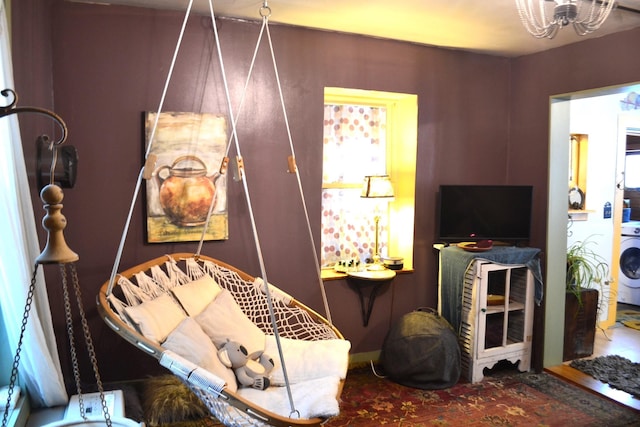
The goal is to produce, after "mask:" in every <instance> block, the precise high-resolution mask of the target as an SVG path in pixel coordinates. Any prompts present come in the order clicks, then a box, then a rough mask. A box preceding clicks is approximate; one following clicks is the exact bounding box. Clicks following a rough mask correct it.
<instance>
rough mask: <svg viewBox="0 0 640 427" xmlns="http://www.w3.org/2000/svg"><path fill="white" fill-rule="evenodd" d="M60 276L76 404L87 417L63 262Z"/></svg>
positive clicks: (83, 415)
mask: <svg viewBox="0 0 640 427" xmlns="http://www.w3.org/2000/svg"><path fill="white" fill-rule="evenodd" d="M58 266H59V267H60V276H61V277H62V295H63V297H64V312H65V316H66V322H67V335H68V337H69V350H70V352H71V362H72V364H73V378H74V379H75V382H76V390H77V391H78V405H79V406H80V416H81V417H82V419H83V420H86V419H87V417H86V415H85V413H84V401H83V399H82V387H81V385H80V369H79V368H78V355H77V354H76V345H75V339H74V337H73V318H72V316H71V302H70V300H69V290H68V289H67V270H66V269H65V265H64V264H58Z"/></svg>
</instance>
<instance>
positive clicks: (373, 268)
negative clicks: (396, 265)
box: [367, 262, 387, 271]
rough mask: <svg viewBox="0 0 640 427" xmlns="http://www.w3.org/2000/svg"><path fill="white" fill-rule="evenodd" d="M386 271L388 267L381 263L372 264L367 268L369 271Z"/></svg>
mask: <svg viewBox="0 0 640 427" xmlns="http://www.w3.org/2000/svg"><path fill="white" fill-rule="evenodd" d="M386 269H387V267H385V266H384V264H382V263H380V262H375V263H373V264H371V265H369V266H368V267H367V270H368V271H383V270H386Z"/></svg>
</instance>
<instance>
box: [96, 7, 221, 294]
mask: <svg viewBox="0 0 640 427" xmlns="http://www.w3.org/2000/svg"><path fill="white" fill-rule="evenodd" d="M192 5H193V0H189V5H188V6H187V11H186V12H185V15H184V20H183V21H182V28H181V29H180V35H179V36H178V41H177V43H176V48H175V50H174V52H173V58H172V59H171V66H170V67H169V72H168V73H167V79H166V80H165V84H164V89H163V90H162V96H161V97H160V104H159V105H158V110H157V111H156V117H155V120H154V123H153V127H152V129H151V136H150V137H149V145H148V147H147V151H146V154H145V159H146V158H147V157H148V156H149V152H150V151H151V146H152V145H153V141H154V138H155V134H156V128H157V127H158V119H159V117H160V112H161V111H162V108H163V106H164V100H165V98H166V96H167V90H168V88H169V82H170V81H171V76H172V75H173V68H174V66H175V63H176V58H177V57H178V52H179V51H180V45H181V44H182V37H183V36H184V31H185V28H186V27H187V22H188V20H189V15H190V14H191V6H192ZM214 27H215V25H214ZM145 166H146V165H145ZM145 166H143V167H142V169H141V170H140V173H139V174H138V180H137V182H136V187H135V190H134V191H133V197H132V199H131V205H130V206H129V214H128V215H127V220H126V221H125V226H124V230H123V231H122V237H121V238H120V244H119V245H118V251H117V253H116V258H115V261H114V263H113V268H112V269H111V276H110V278H109V286H108V287H107V296H109V295H111V292H112V291H113V286H114V284H115V278H116V275H117V274H118V269H119V268H120V261H121V260H122V252H124V245H125V241H126V240H127V235H128V234H129V228H130V226H131V218H132V217H133V210H134V208H135V205H136V200H138V195H139V194H140V187H141V186H142V175H143V173H144V168H145Z"/></svg>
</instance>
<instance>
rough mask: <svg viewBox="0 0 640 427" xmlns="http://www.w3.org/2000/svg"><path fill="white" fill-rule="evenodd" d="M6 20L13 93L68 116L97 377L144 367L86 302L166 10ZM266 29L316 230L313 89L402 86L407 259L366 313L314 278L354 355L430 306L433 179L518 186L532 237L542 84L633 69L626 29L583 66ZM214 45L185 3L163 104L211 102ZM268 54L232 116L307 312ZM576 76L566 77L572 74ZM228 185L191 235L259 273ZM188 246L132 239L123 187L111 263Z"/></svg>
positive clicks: (265, 244)
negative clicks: (214, 214) (413, 103)
mask: <svg viewBox="0 0 640 427" xmlns="http://www.w3.org/2000/svg"><path fill="white" fill-rule="evenodd" d="M276 14H277V11H274V16H275V15H276ZM45 17H51V19H50V20H49V19H46V18H45ZM13 19H14V24H13V28H14V30H13V31H14V49H15V50H14V57H15V58H16V59H15V63H14V66H15V71H16V90H17V91H18V93H19V95H20V96H21V98H20V100H21V101H20V105H41V106H42V105H45V106H47V105H55V111H56V112H57V113H58V114H60V115H61V116H62V117H63V118H64V119H65V121H66V122H67V125H68V127H69V132H70V133H69V140H68V143H69V144H72V145H75V146H76V147H77V149H78V151H79V154H80V163H79V165H80V166H79V175H78V182H77V184H76V187H75V188H73V189H69V190H66V191H65V195H66V198H65V200H64V205H65V206H64V210H63V213H64V214H65V215H66V217H67V219H68V223H69V225H68V227H67V230H66V233H65V234H66V238H67V242H68V243H69V245H70V246H71V247H72V248H73V249H74V250H75V251H76V252H77V253H79V255H80V261H79V262H78V263H77V267H78V272H79V278H80V283H81V285H82V289H83V295H84V299H85V308H86V309H87V312H88V315H89V317H90V326H91V329H92V332H93V337H94V340H95V341H96V343H97V344H96V349H97V352H98V361H99V362H100V366H101V373H102V375H103V377H104V379H105V380H107V381H109V380H116V379H130V378H139V377H141V376H144V375H146V374H148V373H152V372H160V370H159V369H158V368H157V367H155V366H154V365H155V362H153V360H152V359H151V358H149V357H147V356H145V355H142V354H141V353H140V352H137V351H132V348H131V346H130V345H129V344H127V343H125V342H124V341H123V340H121V339H119V338H118V337H117V336H116V335H115V334H114V333H113V332H112V331H111V330H110V329H109V328H108V327H106V326H105V325H104V324H103V323H102V321H101V320H99V319H98V318H97V313H96V310H95V308H94V306H95V304H94V298H95V295H96V294H97V292H98V289H99V287H100V285H101V284H102V283H103V282H104V281H105V280H107V279H108V276H109V273H110V270H111V267H112V264H113V260H114V257H115V254H116V250H117V245H118V241H119V238H120V234H121V232H122V227H123V224H124V221H125V218H126V215H127V210H128V206H129V203H130V199H131V195H132V191H133V186H134V183H135V179H136V177H137V174H138V172H139V170H140V167H141V162H142V160H141V159H142V124H141V113H142V112H143V111H148V110H155V109H157V106H158V102H159V99H160V95H161V91H162V87H163V84H164V80H165V78H166V73H167V70H168V65H169V63H170V62H169V61H170V59H171V56H172V54H173V49H174V47H175V41H176V38H177V34H178V31H179V28H180V25H181V21H182V14H181V13H174V12H166V11H154V10H146V9H141V8H126V7H114V6H109V7H106V6H98V5H86V4H75V3H67V2H64V1H61V0H22V1H20V2H15V4H14V6H13ZM274 19H275V18H274ZM34 20H35V21H34ZM34 24H38V25H34ZM218 28H219V32H220V35H221V44H222V49H223V57H224V61H225V65H226V68H227V76H228V79H229V83H230V88H231V91H232V97H234V100H237V99H238V97H239V93H240V90H241V88H242V86H243V84H244V80H245V78H246V73H247V67H248V64H249V61H250V59H251V55H252V52H253V49H254V47H255V42H256V38H257V34H258V30H259V25H258V24H256V23H246V22H242V23H241V22H236V21H229V20H224V19H222V20H219V22H218ZM271 34H272V37H273V43H274V47H275V50H276V55H277V59H278V69H279V74H280V77H281V80H282V84H283V91H284V96H285V102H286V105H287V111H288V113H289V121H290V126H291V131H292V135H293V139H294V144H295V147H296V157H297V163H298V166H299V169H300V170H301V174H302V180H303V185H304V188H305V192H306V196H307V204H308V208H309V211H310V214H311V221H312V224H314V233H315V236H316V239H317V241H318V242H319V230H320V217H319V213H320V196H319V195H320V185H321V167H322V164H321V159H322V142H321V141H322V103H323V89H324V87H326V86H340V87H347V88H358V89H372V90H381V91H391V92H404V93H415V94H417V95H418V102H419V107H418V108H419V123H418V126H419V128H418V169H417V177H416V181H417V182H416V222H415V252H414V266H415V272H414V273H412V274H403V275H400V276H398V277H397V279H396V280H395V282H394V285H393V288H392V289H391V290H389V291H387V292H385V293H384V294H382V295H381V296H379V298H378V300H377V302H376V306H375V309H374V312H373V314H372V317H371V320H370V322H369V326H368V327H366V328H364V327H363V326H362V322H361V320H360V315H359V309H358V308H357V307H358V301H357V296H356V294H355V293H354V292H353V291H352V290H351V289H349V288H348V286H347V284H346V283H345V282H344V281H335V282H329V283H327V285H326V288H327V294H328V297H329V303H330V306H331V310H332V315H333V318H334V323H335V324H336V326H337V327H338V328H339V329H341V331H342V332H343V333H344V334H345V336H346V337H347V338H348V339H349V340H351V342H352V344H353V350H352V351H353V352H355V353H358V352H366V351H373V350H377V349H379V348H380V347H381V343H382V340H383V338H384V336H385V334H386V332H387V329H388V327H389V325H390V324H391V323H392V322H394V321H395V320H396V319H397V318H398V317H399V316H401V315H402V314H404V313H406V312H408V311H411V310H413V309H415V308H417V307H422V306H427V307H435V306H436V291H437V289H436V279H437V271H436V254H435V253H434V250H433V249H432V246H431V245H432V244H433V242H434V234H435V223H434V221H435V201H436V191H437V187H438V185H440V184H444V183H447V184H451V183H498V184H504V183H513V184H534V185H535V201H534V204H535V211H536V212H535V213H536V214H535V220H534V224H533V227H534V232H535V234H534V238H533V241H532V246H537V247H544V243H545V219H544V218H545V210H546V208H545V206H546V176H547V158H546V157H547V141H548V138H547V135H548V104H549V102H548V96H549V95H551V94H553V93H560V92H566V91H569V90H576V89H579V88H587V87H596V86H604V85H608V84H614V83H619V82H625V81H631V80H633V79H632V74H633V71H634V70H635V71H636V73H635V75H636V76H638V75H640V73H638V71H639V68H640V67H639V65H638V61H640V59H635V60H633V59H631V56H632V55H623V53H622V51H620V52H618V53H617V54H614V53H612V50H611V49H609V50H608V43H607V40H609V39H611V37H614V38H615V44H616V46H623V45H624V44H625V43H626V44H627V45H628V46H633V44H632V43H635V41H636V40H637V39H638V34H639V33H638V32H635V33H623V34H621V35H617V36H611V37H607V38H602V39H596V40H594V41H590V42H585V43H582V44H581V45H580V46H582V45H585V47H584V49H588V51H589V52H591V51H593V50H594V49H597V50H598V51H600V50H604V51H606V52H607V54H608V55H614V57H612V58H607V61H601V60H600V59H598V60H594V61H593V64H590V63H586V64H585V63H584V62H585V60H582V64H581V65H583V66H585V65H589V66H585V67H583V68H582V69H583V70H588V71H582V72H580V73H572V72H571V71H572V70H575V68H574V67H568V66H563V65H558V64H563V61H561V60H559V59H558V58H557V57H560V56H561V55H562V52H565V51H567V52H572V54H575V55H576V57H580V58H582V57H583V56H578V55H579V53H580V52H579V51H577V49H580V48H579V47H569V48H565V49H556V50H555V51H551V52H548V53H544V54H539V55H531V56H528V57H523V58H518V59H514V60H509V59H506V58H500V57H492V56H487V55H478V54H472V53H466V52H462V51H454V50H446V49H439V48H433V47H425V46H420V45H415V44H409V43H400V42H395V41H386V40H379V39H373V38H367V37H360V36H353V35H344V34H337V33H331V32H321V31H313V30H308V29H302V28H296V27H288V26H278V25H273V26H272V27H271ZM212 49H213V34H212V30H211V28H210V25H209V23H208V19H207V18H202V17H197V16H194V17H192V18H191V20H190V25H189V27H188V29H187V32H186V35H185V39H184V42H183V47H182V49H181V52H180V57H179V58H178V61H177V64H176V70H175V74H174V77H173V79H172V84H171V87H170V90H169V93H168V95H167V100H166V103H165V106H164V108H163V110H164V111H203V112H216V113H218V112H222V113H226V108H225V101H224V96H223V92H222V86H221V83H220V75H219V71H218V69H219V67H218V65H217V57H216V55H215V52H214V51H213V50H212ZM267 53H268V49H267V46H266V45H264V46H263V50H262V53H261V55H260V57H259V59H258V64H257V68H256V70H255V72H254V73H255V74H254V80H253V83H252V87H251V89H250V91H249V94H248V98H247V105H246V107H245V111H244V115H243V117H242V118H241V119H240V123H239V125H238V131H239V139H240V143H241V149H242V153H243V155H244V158H245V165H246V168H247V173H248V178H249V186H250V190H251V194H252V202H253V205H254V210H255V212H256V214H257V218H256V221H257V224H258V229H259V230H260V232H261V243H262V248H263V252H264V255H265V262H266V266H267V272H268V274H269V279H270V281H271V282H273V283H276V284H278V286H280V287H281V288H283V289H284V290H285V291H287V292H290V293H292V294H293V295H294V296H296V297H297V298H298V299H300V300H301V301H302V302H304V303H306V304H308V305H310V306H311V307H312V308H314V309H316V310H318V311H319V312H320V313H323V312H324V310H323V307H322V302H321V297H320V291H319V289H318V286H317V282H316V281H315V279H314V276H315V274H314V271H315V270H314V268H313V264H312V260H311V252H310V249H307V248H309V242H308V238H307V235H306V231H305V223H304V217H303V215H302V212H301V208H300V203H299V200H298V199H297V198H296V197H289V195H290V194H295V188H296V183H295V179H294V178H293V177H291V176H289V175H288V174H286V173H285V172H284V171H285V168H286V156H287V155H288V151H287V150H288V146H287V138H286V132H285V128H284V125H283V124H282V123H281V120H279V117H280V114H281V109H280V105H279V100H278V97H277V92H276V88H275V80H274V78H273V74H272V68H271V62H270V57H269V56H268V55H267ZM584 56H587V55H584ZM636 57H637V55H636ZM614 59H615V60H614ZM600 61H601V62H600ZM621 61H622V62H623V64H627V67H625V66H622V67H620V68H618V67H616V68H615V69H607V70H606V72H604V70H599V71H600V72H599V74H598V77H595V78H594V77H592V78H588V77H586V76H587V75H590V73H591V71H592V70H593V67H594V66H596V65H597V66H598V67H606V66H607V64H614V63H620V62H621ZM634 61H635V62H634ZM49 63H51V64H52V68H49V66H48V64H49ZM552 64H553V66H551V65H552ZM629 65H630V66H631V67H629ZM556 68H557V69H556ZM628 68H631V69H628ZM536 70H538V71H536ZM563 70H564V72H563ZM616 73H618V75H619V76H620V77H618V75H617V74H616ZM574 77H575V78H577V79H578V80H577V81H576V80H572V78H574ZM51 82H52V83H51ZM51 90H52V93H51V92H50V91H51ZM54 95H55V96H54ZM54 98H55V103H54V102H53V101H54ZM236 102H237V101H236ZM21 125H22V127H23V134H24V142H23V144H24V146H25V155H26V156H27V167H28V168H29V170H33V169H34V167H35V160H34V151H35V149H34V145H33V141H34V139H35V135H37V134H38V133H40V132H41V131H42V128H41V126H40V127H37V126H35V125H34V124H33V123H32V122H29V121H28V120H25V121H21ZM32 178H33V177H32ZM34 186H35V185H34ZM228 191H229V228H230V230H229V235H230V238H229V240H228V241H224V242H210V243H206V244H205V248H204V252H205V253H207V254H208V255H211V256H213V257H216V258H219V259H221V260H224V261H226V262H229V263H231V264H234V265H236V266H238V267H239V268H242V269H244V270H246V271H247V272H248V273H250V274H254V275H258V274H259V272H258V264H257V260H256V256H255V249H254V247H253V243H252V240H251V234H250V230H249V223H248V218H247V210H246V207H245V202H244V200H243V197H242V195H241V189H240V188H239V186H238V185H237V184H234V183H233V182H232V181H230V183H229V188H228ZM32 197H33V198H34V203H35V207H34V210H35V214H36V218H37V219H38V220H39V218H41V217H42V214H43V211H42V209H41V202H40V201H39V199H38V198H37V195H36V194H35V190H34V194H32ZM42 241H44V240H42ZM194 249H195V245H194V244H171V245H146V244H144V222H143V211H142V204H141V203H140V202H139V203H138V208H137V210H136V212H135V214H134V221H133V224H132V228H131V230H130V232H129V235H128V243H127V247H126V248H125V251H124V256H123V261H122V266H123V267H129V266H132V265H135V264H137V263H139V262H142V261H144V260H147V259H150V258H152V257H155V256H159V255H161V254H164V253H168V252H175V251H193V250H194ZM48 288H49V292H50V299H51V305H52V311H53V315H54V322H55V328H56V333H57V336H58V342H59V346H60V350H61V353H62V359H63V364H65V368H67V369H66V370H67V371H68V366H69V361H68V350H67V344H66V337H65V336H64V329H63V328H64V316H63V310H62V301H61V296H60V291H59V278H58V275H57V270H56V269H52V271H48ZM80 351H81V353H82V352H83V350H82V349H81V350H80ZM87 372H88V373H87V374H86V375H87V377H88V378H90V377H89V376H90V372H89V371H87ZM69 375H70V373H67V376H69Z"/></svg>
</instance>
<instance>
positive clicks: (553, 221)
mask: <svg viewBox="0 0 640 427" xmlns="http://www.w3.org/2000/svg"><path fill="white" fill-rule="evenodd" d="M639 89H640V86H639V85H638V84H633V85H624V86H619V87H613V88H602V89H595V90H590V91H584V92H578V93H572V94H568V95H562V96H558V97H552V98H551V100H550V114H551V117H550V139H549V159H550V161H549V199H548V218H547V223H548V227H547V233H548V234H547V247H546V251H547V261H548V262H547V282H548V283H564V274H565V271H564V270H565V267H564V264H565V259H566V249H567V237H566V234H567V233H566V231H567V218H568V215H567V207H568V203H567V177H568V176H569V149H568V141H570V134H571V133H572V132H574V130H573V129H571V121H572V102H573V101H581V100H582V101H585V100H594V99H597V98H599V97H606V96H610V95H611V96H614V97H617V98H618V99H620V100H621V99H624V94H627V93H629V92H632V91H635V92H636V93H637V92H639ZM609 108H610V109H609V110H608V114H610V115H613V116H614V121H615V123H614V124H613V126H612V128H611V130H610V133H611V134H612V135H610V136H609V139H610V141H611V143H610V147H609V150H615V151H614V153H613V155H614V157H615V158H616V160H615V161H614V162H613V163H612V166H611V170H610V176H611V178H610V179H611V180H612V182H613V183H612V184H611V186H610V189H611V198H612V199H613V200H612V203H611V205H612V218H611V219H610V220H609V224H608V227H610V230H611V231H610V234H609V235H610V236H611V237H610V241H609V242H608V245H610V246H609V247H610V254H608V256H607V258H609V257H610V259H611V264H610V268H611V273H612V279H613V281H612V284H611V293H612V294H615V292H616V287H617V282H616V281H615V280H616V276H617V273H618V269H619V265H618V262H619V248H620V225H621V222H622V203H623V202H622V199H623V193H622V190H619V189H618V188H617V185H616V184H617V183H619V182H620V176H621V173H622V170H617V169H616V168H618V169H620V168H621V167H623V165H624V151H625V147H626V145H625V144H626V133H627V132H626V129H627V128H634V127H638V126H640V125H639V124H637V123H640V113H638V112H622V111H621V109H620V107H619V104H618V105H617V108H616V107H615V106H613V107H609ZM611 109H613V110H614V111H611ZM636 121H637V123H636ZM578 133H579V132H578ZM610 154H611V153H610ZM587 197H588V196H587ZM603 205H604V203H602V200H597V199H596V201H595V203H594V205H593V209H590V210H592V211H593V212H590V213H589V214H593V215H595V217H599V218H602V217H603V208H604V206H603ZM588 209H589V208H588ZM562 236H564V237H562ZM612 298H613V301H612V303H611V304H609V305H608V308H607V312H606V321H604V322H602V321H601V324H602V325H603V326H605V325H607V324H613V323H614V322H615V309H616V303H615V296H612ZM546 301H547V305H546V309H545V339H544V357H543V363H544V366H554V365H557V364H560V363H562V347H563V337H564V330H563V328H557V325H559V324H560V325H561V324H563V323H564V322H563V319H564V287H563V286H548V287H547V293H546Z"/></svg>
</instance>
